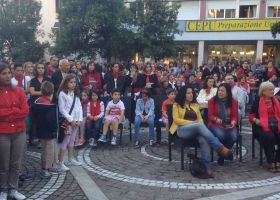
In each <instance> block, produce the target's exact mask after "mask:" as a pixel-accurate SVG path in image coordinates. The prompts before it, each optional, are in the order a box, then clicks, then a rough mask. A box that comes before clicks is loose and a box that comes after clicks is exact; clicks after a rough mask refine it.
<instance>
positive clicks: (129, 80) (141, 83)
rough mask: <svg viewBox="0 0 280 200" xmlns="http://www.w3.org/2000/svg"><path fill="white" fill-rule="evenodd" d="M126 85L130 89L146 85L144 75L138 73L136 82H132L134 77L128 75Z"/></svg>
mask: <svg viewBox="0 0 280 200" xmlns="http://www.w3.org/2000/svg"><path fill="white" fill-rule="evenodd" d="M125 87H127V88H128V89H129V88H130V89H131V90H133V88H144V87H145V77H144V75H143V74H140V73H138V74H137V80H136V82H135V83H133V82H132V78H131V77H130V75H126V80H125Z"/></svg>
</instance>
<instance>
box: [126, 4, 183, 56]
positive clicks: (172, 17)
mask: <svg viewBox="0 0 280 200" xmlns="http://www.w3.org/2000/svg"><path fill="white" fill-rule="evenodd" d="M179 8H180V5H179V4H178V3H176V2H172V3H171V2H169V1H162V0H136V1H135V2H133V3H132V4H131V10H132V12H133V13H134V14H135V15H134V19H135V26H136V27H138V31H137V33H136V50H137V51H138V52H140V53H141V54H142V55H143V56H144V57H150V56H152V57H154V58H156V59H160V58H163V57H167V56H172V55H175V54H176V53H177V50H178V48H181V47H180V46H179V45H177V43H176V41H174V39H175V34H179V33H180V32H179V30H178V24H177V21H176V20H177V15H178V9H179Z"/></svg>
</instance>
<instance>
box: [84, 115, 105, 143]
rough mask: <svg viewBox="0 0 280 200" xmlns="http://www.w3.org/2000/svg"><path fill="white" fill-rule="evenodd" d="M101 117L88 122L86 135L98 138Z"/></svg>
mask: <svg viewBox="0 0 280 200" xmlns="http://www.w3.org/2000/svg"><path fill="white" fill-rule="evenodd" d="M102 120H103V118H100V119H97V120H96V121H94V120H92V121H91V122H90V124H88V125H87V126H88V137H89V138H94V139H95V140H98V138H99V136H100V128H101V125H102Z"/></svg>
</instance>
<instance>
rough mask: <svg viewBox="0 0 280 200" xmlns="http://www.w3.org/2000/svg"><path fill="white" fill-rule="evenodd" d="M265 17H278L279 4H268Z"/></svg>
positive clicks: (279, 11)
mask: <svg viewBox="0 0 280 200" xmlns="http://www.w3.org/2000/svg"><path fill="white" fill-rule="evenodd" d="M267 17H280V6H269V7H268V9H267Z"/></svg>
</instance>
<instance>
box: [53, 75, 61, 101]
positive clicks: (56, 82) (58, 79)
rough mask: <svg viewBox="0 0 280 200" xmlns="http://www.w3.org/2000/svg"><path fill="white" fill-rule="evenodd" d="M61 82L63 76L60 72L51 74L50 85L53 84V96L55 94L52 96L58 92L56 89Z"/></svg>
mask: <svg viewBox="0 0 280 200" xmlns="http://www.w3.org/2000/svg"><path fill="white" fill-rule="evenodd" d="M62 80H63V76H62V73H61V71H60V70H57V71H56V72H54V73H53V75H52V83H53V84H54V94H55V95H54V96H56V93H57V91H58V88H59V86H60V83H61V82H62Z"/></svg>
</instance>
